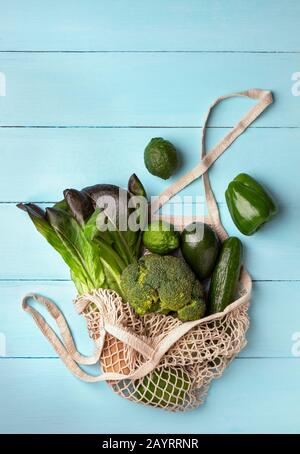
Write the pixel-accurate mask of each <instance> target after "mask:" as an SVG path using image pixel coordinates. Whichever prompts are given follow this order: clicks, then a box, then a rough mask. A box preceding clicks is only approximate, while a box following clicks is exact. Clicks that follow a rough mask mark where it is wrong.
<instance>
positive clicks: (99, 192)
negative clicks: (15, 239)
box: [17, 185, 141, 296]
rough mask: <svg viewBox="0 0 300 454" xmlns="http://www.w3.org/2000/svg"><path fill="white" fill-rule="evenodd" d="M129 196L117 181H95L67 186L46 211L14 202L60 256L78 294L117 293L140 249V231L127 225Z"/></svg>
mask: <svg viewBox="0 0 300 454" xmlns="http://www.w3.org/2000/svg"><path fill="white" fill-rule="evenodd" d="M132 196H133V195H132V194H130V193H129V192H127V191H126V190H124V189H121V188H118V187H117V186H113V185H95V186H91V187H89V188H85V189H83V190H82V191H77V190H75V189H66V190H65V191H64V199H63V200H61V201H60V202H57V203H56V204H54V206H53V207H51V208H47V209H46V211H43V210H42V209H41V208H40V207H38V206H36V205H34V204H32V203H26V204H23V203H21V204H18V205H17V206H18V208H21V209H22V210H24V211H26V212H27V214H28V215H29V217H30V218H31V220H32V222H33V223H34V225H35V227H36V229H37V230H38V231H39V232H40V233H41V234H42V235H43V236H44V237H45V238H46V240H47V241H48V242H49V243H50V244H51V246H52V247H53V248H54V249H56V251H57V252H59V254H60V255H61V256H62V258H63V259H64V261H65V262H66V264H67V265H68V266H69V268H70V273H71V278H72V280H73V282H74V283H75V286H76V288H77V291H78V293H79V294H82V293H85V292H88V291H90V290H93V289H95V288H111V289H114V290H116V291H117V292H118V293H119V294H120V295H121V296H122V289H121V274H122V272H123V270H124V269H125V268H126V266H128V265H129V264H131V263H133V262H135V261H136V260H137V259H138V258H139V252H140V251H139V249H140V248H139V245H140V238H141V231H140V229H135V230H131V229H130V228H128V218H129V216H130V214H131V213H132V211H133V210H132V209H131V208H128V202H129V200H130V197H132ZM103 200H104V202H105V203H104V204H103V203H102V202H103ZM112 202H114V207H113V208H114V209H115V213H114V210H112V209H111V208H112V207H111V205H112V204H113V203H112ZM113 213H114V214H115V216H113ZM124 227H125V229H124ZM126 227H127V228H126Z"/></svg>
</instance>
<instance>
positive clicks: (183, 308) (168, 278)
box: [121, 254, 205, 321]
mask: <svg viewBox="0 0 300 454" xmlns="http://www.w3.org/2000/svg"><path fill="white" fill-rule="evenodd" d="M121 286H122V290H123V293H124V296H125V299H126V300H127V301H128V303H129V304H130V305H131V306H132V307H133V309H134V310H135V311H136V312H137V313H138V314H139V315H145V314H147V313H150V312H158V313H162V314H169V313H174V314H175V315H177V316H178V317H179V318H180V320H182V321H187V320H197V319H199V318H201V317H203V315H204V312H205V302H204V292H203V288H202V285H201V284H200V282H199V281H198V280H197V279H196V277H195V275H194V273H193V272H192V270H191V269H190V268H189V266H188V265H187V264H186V262H185V261H184V260H183V259H181V258H178V257H173V256H169V255H165V256H160V255H155V254H151V255H146V256H144V257H142V258H140V259H139V261H137V262H135V263H132V264H130V265H129V266H127V268H125V270H124V271H123V273H122V277H121Z"/></svg>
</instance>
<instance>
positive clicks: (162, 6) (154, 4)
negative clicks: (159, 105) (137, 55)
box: [0, 0, 300, 51]
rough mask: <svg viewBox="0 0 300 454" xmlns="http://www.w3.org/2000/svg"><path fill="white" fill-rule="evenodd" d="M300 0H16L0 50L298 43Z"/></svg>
mask: <svg viewBox="0 0 300 454" xmlns="http://www.w3.org/2000/svg"><path fill="white" fill-rule="evenodd" d="M299 14H300V7H299V2H297V1H296V0H288V1H286V2H284V3H283V2H281V1H279V0H275V1H274V0H273V1H272V0H264V1H259V0H253V1H251V2H242V1H239V0H227V1H226V2H220V1H218V0H202V1H201V2H199V1H197V0H187V1H184V2H182V1H180V0H164V1H163V2H161V1H159V0H152V1H151V2H150V1H148V2H145V1H144V2H140V1H138V0H130V1H116V0H115V1H103V0H102V1H101V2H95V1H93V0H77V1H76V2H72V1H71V0H64V2H60V1H59V0H55V1H53V0H52V1H50V0H47V1H44V2H43V5H42V6H41V3H40V2H38V1H36V0H30V1H27V2H26V4H25V3H24V2H22V0H13V1H11V2H9V4H6V5H5V8H4V7H3V8H2V9H1V19H0V30H1V35H0V38H1V39H0V43H1V47H0V49H1V50H8V49H13V50H43V51H44V50H88V51H90V50H131V51H132V50H133V51H135V50H163V51H164V50H193V51H195V50H217V51H222V50H227V51H228V50H242V51H245V50H246V51H253V50H258V51H266V50H267V51H274V50H281V51H299V42H298V40H297V37H298V28H299V19H298V18H299Z"/></svg>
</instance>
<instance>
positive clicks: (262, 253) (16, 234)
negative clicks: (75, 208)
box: [0, 204, 300, 280]
mask: <svg viewBox="0 0 300 454" xmlns="http://www.w3.org/2000/svg"><path fill="white" fill-rule="evenodd" d="M220 208H221V216H222V220H223V222H224V226H225V228H226V229H227V231H228V232H229V233H230V234H231V235H237V236H239V237H240V238H241V240H242V241H243V243H244V245H245V249H246V255H245V262H246V264H247V267H248V269H249V271H250V273H251V274H252V276H253V278H254V279H260V280H266V279H267V280H269V279H275V280H278V279H279V280H286V279H292V280H297V279H299V278H300V277H299V257H300V253H299V252H300V251H299V241H298V231H299V229H300V218H299V205H297V206H293V205H286V206H284V207H282V208H281V213H280V214H279V215H278V216H277V218H276V219H274V220H273V221H272V222H270V223H269V224H267V225H265V226H264V228H263V229H261V230H260V231H259V232H257V233H256V234H255V235H253V236H251V237H245V236H243V235H242V234H240V233H239V232H238V230H237V229H236V227H235V226H234V224H233V222H232V220H231V218H230V215H229V213H228V209H227V206H226V205H224V204H222V205H220ZM0 217H1V224H0V238H1V246H0V247H1V258H2V260H1V261H0V278H2V279H19V278H26V279H62V278H63V279H67V278H68V277H69V276H68V271H67V268H66V266H65V264H64V262H63V261H62V259H61V258H60V257H59V256H58V254H57V253H56V251H54V250H52V248H51V247H50V246H49V245H48V244H47V242H46V241H45V239H44V238H43V237H42V236H41V235H40V234H38V233H37V232H36V231H35V229H34V227H33V225H32V223H31V221H30V220H29V218H28V217H27V216H26V215H25V214H24V213H23V212H21V211H20V210H17V209H16V208H15V206H14V205H13V204H8V205H5V204H2V205H0Z"/></svg>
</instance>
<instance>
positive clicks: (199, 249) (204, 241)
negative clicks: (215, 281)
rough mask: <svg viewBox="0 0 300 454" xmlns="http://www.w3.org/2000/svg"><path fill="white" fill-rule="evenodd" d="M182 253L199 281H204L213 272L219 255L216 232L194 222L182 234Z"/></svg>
mask: <svg viewBox="0 0 300 454" xmlns="http://www.w3.org/2000/svg"><path fill="white" fill-rule="evenodd" d="M181 252H182V255H183V257H184V259H185V261H186V262H187V263H188V264H189V266H190V267H191V268H192V270H193V271H194V273H195V274H196V276H197V277H198V279H200V280H204V279H206V278H208V277H210V275H211V274H212V272H213V269H214V266H215V262H216V259H217V256H218V253H219V239H218V236H217V234H216V233H215V231H214V230H213V229H212V228H211V227H210V226H209V225H208V224H204V223H203V222H193V223H192V224H189V225H188V226H187V227H185V229H184V230H183V232H182V234H181Z"/></svg>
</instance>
